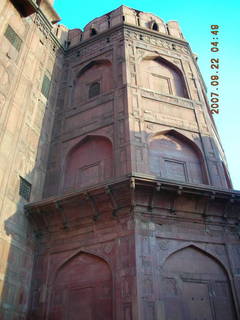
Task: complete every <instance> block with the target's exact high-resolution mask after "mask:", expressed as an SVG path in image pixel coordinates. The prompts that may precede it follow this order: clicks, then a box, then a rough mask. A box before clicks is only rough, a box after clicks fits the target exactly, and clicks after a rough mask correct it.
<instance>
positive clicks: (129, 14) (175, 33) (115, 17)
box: [68, 5, 184, 47]
mask: <svg viewBox="0 0 240 320" xmlns="http://www.w3.org/2000/svg"><path fill="white" fill-rule="evenodd" d="M120 24H128V25H133V26H137V27H140V28H143V29H147V30H151V31H154V32H156V33H159V34H165V35H168V36H171V37H174V38H177V39H181V40H184V37H183V34H182V32H181V29H180V27H179V25H178V22H177V21H169V22H167V23H165V22H164V21H163V20H162V19H161V18H159V17H157V16H156V15H154V14H152V13H147V12H142V11H139V10H136V9H133V8H129V7H126V6H124V5H122V6H120V7H119V8H117V9H115V10H113V11H110V12H108V13H106V14H105V15H103V16H101V17H98V18H95V19H93V20H92V21H90V22H89V23H88V24H87V25H86V26H85V27H84V30H83V31H82V30H81V29H73V30H69V33H68V41H69V46H70V47H73V46H75V45H77V44H78V43H79V42H81V41H84V40H88V39H90V38H91V37H94V36H96V35H98V34H101V33H103V32H106V31H108V30H109V29H111V28H113V27H115V26H118V25H120Z"/></svg>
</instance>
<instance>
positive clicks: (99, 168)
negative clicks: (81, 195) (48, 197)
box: [64, 136, 113, 190]
mask: <svg viewBox="0 0 240 320" xmlns="http://www.w3.org/2000/svg"><path fill="white" fill-rule="evenodd" d="M112 160H113V159H112V143H111V141H110V140H109V139H108V138H106V137H103V136H87V137H86V138H85V139H83V140H82V141H80V143H78V144H77V145H76V146H74V147H73V148H72V149H71V150H70V152H69V153H68V156H67V159H66V165H65V175H64V176H65V179H64V189H65V190H68V189H76V188H81V187H84V186H89V185H94V184H97V183H100V182H102V181H104V180H107V179H109V178H110V177H111V176H112V173H113V166H112V162H113V161H112Z"/></svg>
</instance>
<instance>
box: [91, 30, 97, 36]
mask: <svg viewBox="0 0 240 320" xmlns="http://www.w3.org/2000/svg"><path fill="white" fill-rule="evenodd" d="M96 34H97V31H96V29H94V28H92V29H91V33H90V36H91V37H92V36H95V35H96Z"/></svg>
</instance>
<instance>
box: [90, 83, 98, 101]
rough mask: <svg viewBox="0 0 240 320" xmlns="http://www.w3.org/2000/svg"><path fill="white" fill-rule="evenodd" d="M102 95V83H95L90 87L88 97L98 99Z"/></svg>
mask: <svg viewBox="0 0 240 320" xmlns="http://www.w3.org/2000/svg"><path fill="white" fill-rule="evenodd" d="M99 94H100V83H99V82H93V83H92V84H91V85H90V86H89V92H88V97H89V98H93V97H96V96H98V95H99Z"/></svg>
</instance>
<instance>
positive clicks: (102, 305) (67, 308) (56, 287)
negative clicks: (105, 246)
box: [48, 250, 113, 320]
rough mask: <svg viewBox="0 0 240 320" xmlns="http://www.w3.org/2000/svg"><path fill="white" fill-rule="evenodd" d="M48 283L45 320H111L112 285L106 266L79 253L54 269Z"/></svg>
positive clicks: (98, 259) (86, 254) (83, 253)
mask: <svg viewBox="0 0 240 320" xmlns="http://www.w3.org/2000/svg"><path fill="white" fill-rule="evenodd" d="M53 280H54V281H53V283H52V292H51V302H50V307H49V312H48V318H54V319H63V318H65V317H64V315H66V314H67V315H68V316H67V318H68V319H71V320H75V319H77V320H90V319H95V318H97V315H99V314H100V313H101V316H102V318H104V319H106V320H111V319H112V310H113V307H112V305H113V281H112V272H111V269H110V266H109V264H108V263H107V262H106V261H105V260H104V259H102V258H101V257H99V256H97V255H95V254H92V253H88V252H85V251H82V250H80V251H79V252H78V253H76V254H74V255H73V256H71V257H69V258H68V259H66V260H65V261H64V262H63V263H62V264H61V265H60V266H59V268H58V269H57V272H56V275H55V276H54V279H53Z"/></svg>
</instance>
